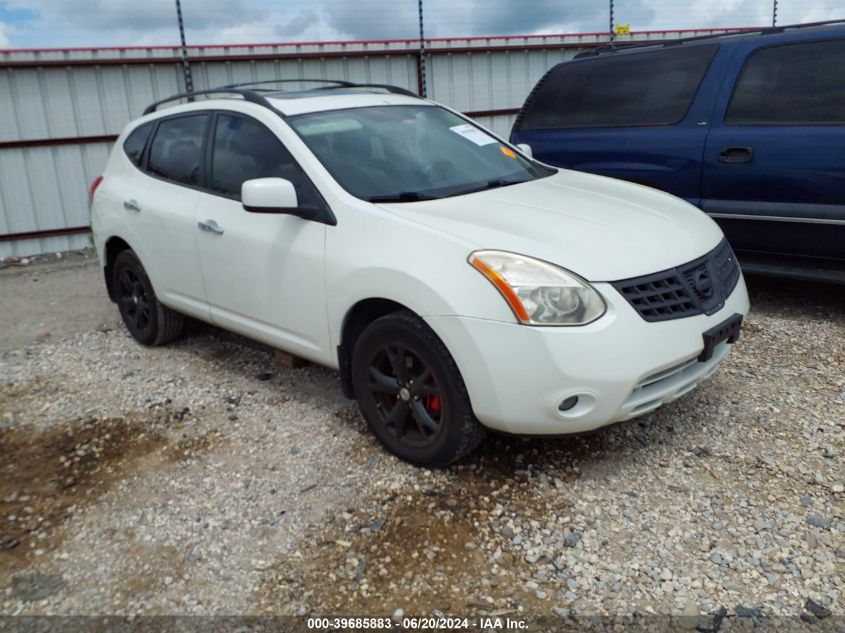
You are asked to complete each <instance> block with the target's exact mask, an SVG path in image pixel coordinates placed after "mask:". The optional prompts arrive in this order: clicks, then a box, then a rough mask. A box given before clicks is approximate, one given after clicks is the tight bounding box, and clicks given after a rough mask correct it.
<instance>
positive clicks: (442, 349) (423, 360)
mask: <svg viewBox="0 0 845 633" xmlns="http://www.w3.org/2000/svg"><path fill="white" fill-rule="evenodd" d="M352 382H353V385H354V387H355V394H356V397H357V399H358V406H359V407H360V409H361V413H362V415H363V416H364V419H365V420H366V421H367V424H368V425H369V427H370V429H371V430H372V431H373V433H374V434H375V436H376V437H377V438H378V439H379V440H380V441H381V443H382V444H384V446H385V447H386V448H387V449H388V450H389V451H391V452H392V453H394V454H395V455H397V456H398V457H400V458H402V459H404V460H405V461H408V462H411V463H412V464H417V465H419V466H429V467H441V466H446V465H448V464H450V463H452V462H454V461H456V460H458V459H460V458H461V457H463V456H464V455H466V454H467V453H469V452H471V451H472V450H473V449H475V448H476V447H477V446H478V445H479V444H480V443H481V441H482V440H483V439H484V428H483V427H482V426H481V425H480V424H479V423H478V421H477V420H476V419H475V416H474V415H473V413H472V408H471V406H470V401H469V396H468V395H467V392H466V387H465V385H464V381H463V378H461V375H460V372H459V371H458V368H457V366H456V365H455V361H454V359H453V358H452V356H451V354H449V351H448V350H447V349H446V346H445V345H444V344H443V342H442V341H441V340H440V339H439V338H438V337H437V335H436V334H435V333H434V332H433V331H432V330H431V328H429V327H428V326H427V325H426V324H425V322H423V321H422V319H420V318H419V317H417V316H415V315H413V314H412V313H410V312H397V313H394V314H389V315H387V316H384V317H381V318H380V319H377V320H375V321H373V322H372V323H371V324H370V325H369V326H367V328H366V329H365V330H364V331H363V332H362V333H361V335H360V337H359V338H358V341H357V342H356V344H355V349H354V351H353V354H352Z"/></svg>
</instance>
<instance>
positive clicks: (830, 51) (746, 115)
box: [725, 39, 845, 125]
mask: <svg viewBox="0 0 845 633" xmlns="http://www.w3.org/2000/svg"><path fill="white" fill-rule="evenodd" d="M725 123H728V124H751V125H754V124H757V125H778V124H780V125H784V124H790V123H791V124H798V125H812V124H816V125H819V124H825V123H828V124H831V123H833V124H842V123H845V40H843V39H839V40H829V41H824V42H800V43H796V44H781V45H778V46H771V47H768V48H763V49H760V50H758V51H756V52H754V53H752V54H751V56H750V57H749V58H748V60H747V61H746V62H745V66H744V67H743V69H742V72H741V73H740V76H739V79H738V80H737V83H736V87H735V88H734V94H733V96H732V97H731V103H730V105H729V106H728V111H727V113H726V115H725Z"/></svg>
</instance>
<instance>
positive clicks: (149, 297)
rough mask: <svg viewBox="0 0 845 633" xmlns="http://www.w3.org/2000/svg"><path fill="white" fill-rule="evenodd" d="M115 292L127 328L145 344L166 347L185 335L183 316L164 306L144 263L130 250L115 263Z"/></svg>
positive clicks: (118, 257)
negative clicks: (165, 345)
mask: <svg viewBox="0 0 845 633" xmlns="http://www.w3.org/2000/svg"><path fill="white" fill-rule="evenodd" d="M113 275H114V277H113V279H112V283H113V284H114V286H113V287H114V292H115V295H116V296H117V307H118V309H119V310H120V316H121V318H122V319H123V323H124V325H126V329H127V330H129V333H130V334H131V335H132V337H133V338H134V339H135V340H136V341H138V342H139V343H142V344H144V345H164V344H165V343H167V342H169V341H172V340H173V339H175V338H176V337H178V336H179V335H180V334H181V333H182V329H183V327H184V323H185V319H184V317H183V316H182V315H181V314H179V313H178V312H175V311H173V310H171V309H170V308H168V307H167V306H165V305H162V304H161V303H160V302H159V300H158V299H157V298H156V295H155V291H153V285H152V283H151V282H150V278H149V277H148V276H147V271H145V270H144V267H143V266H142V265H141V260H139V259H138V256H137V255H135V253H134V252H133V251H131V250H126V251H123V252H122V253H120V254H119V255H118V256H117V258H116V259H115V261H114V269H113Z"/></svg>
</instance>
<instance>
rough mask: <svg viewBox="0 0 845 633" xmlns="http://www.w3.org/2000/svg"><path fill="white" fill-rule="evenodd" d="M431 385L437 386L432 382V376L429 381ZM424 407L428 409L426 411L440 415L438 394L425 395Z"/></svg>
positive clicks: (435, 415)
mask: <svg viewBox="0 0 845 633" xmlns="http://www.w3.org/2000/svg"><path fill="white" fill-rule="evenodd" d="M429 384H430V385H431V386H432V387H435V386H437V385H436V383H435V382H434V378H433V377H432V379H431V382H430V383H429ZM425 408H426V409H428V412H429V413H431V414H432V415H433V416H434V417H437V416H439V415H440V394H437V395H434V396H426V397H425Z"/></svg>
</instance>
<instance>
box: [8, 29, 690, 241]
mask: <svg viewBox="0 0 845 633" xmlns="http://www.w3.org/2000/svg"><path fill="white" fill-rule="evenodd" d="M705 33H706V32H705V31H696V32H680V31H678V32H659V33H637V34H633V35H632V36H628V38H627V39H629V40H632V41H639V40H645V41H652V40H660V39H667V38H676V37H679V36H680V35H684V36H690V35H698V34H705ZM605 41H606V34H603V33H593V34H579V35H546V36H528V37H498V38H464V39H443V40H437V39H432V40H427V42H426V47H427V51H428V54H427V57H426V66H427V73H426V78H427V82H426V83H427V89H428V96H429V97H430V98H433V99H435V100H437V101H440V102H443V103H445V104H447V105H449V106H451V107H454V108H456V109H458V110H461V111H463V112H467V113H469V114H470V116H474V117H475V118H476V119H477V120H478V121H479V122H480V123H481V124H482V125H485V126H487V127H489V128H491V129H492V130H493V131H495V132H496V133H498V134H499V135H501V136H504V137H507V136H508V134H509V132H510V127H511V125H512V123H513V118H514V116H515V114H516V111H517V109H518V108H519V107H520V106H521V105H522V102H523V100H524V99H525V97H526V96H527V94H528V92H529V91H530V90H531V88H532V87H533V85H534V84H535V83H536V81H537V80H538V79H539V77H541V76H542V74H543V73H545V72H546V70H548V69H549V68H550V67H551V66H553V65H554V64H556V63H558V62H560V61H564V60H567V59H571V58H572V57H574V56H575V55H576V54H577V53H579V52H581V51H583V50H586V49H587V48H589V47H594V46H597V45H600V44H603V43H604V42H605ZM417 45H418V42H416V41H415V40H397V41H383V42H327V43H310V44H308V43H306V44H268V45H246V46H212V47H192V48H191V49H190V50H189V54H190V57H191V59H192V69H193V76H194V85H195V87H196V89H198V90H200V89H203V88H211V87H216V86H220V85H225V84H230V83H237V82H242V81H252V80H262V79H274V78H335V79H348V80H352V81H360V82H369V83H390V84H395V85H399V86H402V87H404V88H408V89H410V90H412V91H418V89H419V87H420V78H419V74H418V61H419V57H418V51H417ZM183 85H184V84H183V75H182V68H181V64H180V61H179V58H178V50H177V49H176V48H174V47H149V48H110V49H65V50H23V51H0V258H2V257H6V256H9V255H30V254H36V253H43V252H51V251H57V250H64V249H70V248H80V247H83V246H86V245H88V244H89V239H88V235H87V228H86V227H87V225H88V223H89V213H88V204H87V189H88V184H89V183H90V182H91V181H92V180H93V179H94V178H95V177H96V176H97V175H99V174H100V173H101V171H102V169H103V167H104V166H105V163H106V160H107V158H108V154H109V151H110V148H111V143H112V142H113V140H114V137H115V136H116V135H117V134H118V133H119V132H120V131H121V129H122V128H123V127H124V125H126V123H127V122H128V121H130V120H131V119H133V118H135V117H137V116H139V115H140V114H141V113H142V112H143V110H144V108H145V107H146V106H147V105H148V104H149V103H151V102H152V101H155V100H157V99H161V98H164V97H167V96H170V95H172V94H174V93H177V92H181V91H182V90H183ZM54 233H58V234H54Z"/></svg>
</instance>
